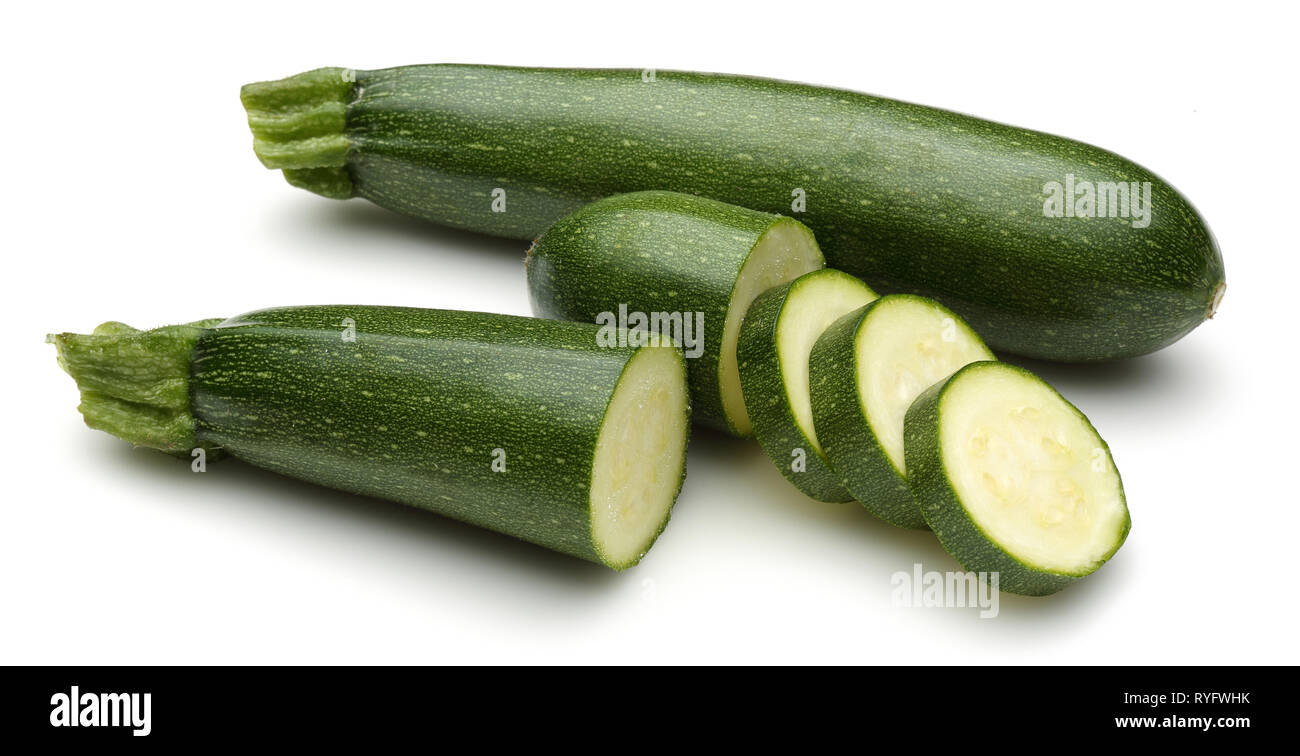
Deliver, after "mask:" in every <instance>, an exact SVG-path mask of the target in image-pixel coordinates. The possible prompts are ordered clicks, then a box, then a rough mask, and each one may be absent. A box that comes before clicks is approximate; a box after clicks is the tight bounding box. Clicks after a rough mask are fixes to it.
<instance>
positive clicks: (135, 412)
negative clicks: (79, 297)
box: [51, 306, 689, 569]
mask: <svg viewBox="0 0 1300 756" xmlns="http://www.w3.org/2000/svg"><path fill="white" fill-rule="evenodd" d="M596 330H597V329H596V326H594V325H590V324H583V323H566V322H560V321H552V320H542V319H537V318H520V317H514V316H508V315H492V314H486V313H475V312H456V311H448V310H417V309H409V308H400V307H360V306H330V307H288V308H281V309H273V310H262V311H259V312H253V313H249V314H247V315H241V316H239V317H236V318H231V319H230V320H226V321H215V320H214V321H202V322H199V323H192V324H189V325H181V326H167V327H164V328H157V329H154V330H151V331H138V330H136V329H133V328H130V327H127V326H124V325H122V324H120V323H106V324H104V325H102V326H100V327H99V328H97V329H96V330H95V332H94V333H93V334H89V335H78V334H71V333H65V334H60V335H57V336H53V337H51V340H52V341H53V342H54V343H55V345H56V346H57V347H58V351H59V362H60V364H62V365H63V367H64V369H66V370H67V371H68V373H69V374H70V375H72V377H73V378H75V379H76V381H77V384H78V386H79V387H80V389H81V398H82V401H81V407H80V409H81V412H82V414H83V415H84V416H85V418H86V423H87V424H88V425H90V426H91V427H94V428H99V429H101V430H105V431H108V432H109V433H112V434H114V435H116V436H118V437H120V438H123V439H125V440H127V441H130V442H132V443H135V444H138V445H142V446H150V447H154V448H157V449H161V450H163V451H166V452H169V453H172V454H176V455H179V456H183V457H190V456H192V455H197V454H199V452H198V451H197V450H199V449H202V450H204V452H203V453H204V454H205V455H206V454H207V453H228V454H230V455H232V456H234V457H237V458H239V459H242V460H244V461H246V462H248V463H250V464H253V465H256V466H258V467H263V468H266V469H268V470H273V471H275V472H278V473H282V474H284V475H289V476H292V477H295V478H301V479H303V480H307V481H310V482H313V483H319V484H321V485H324V486H329V487H331V488H337V489H341V490H343V491H350V492H352V493H358V494H364V495H368V496H375V497H379V498H383V499H389V500H392V501H397V502H402V503H404V504H410V505H413V506H416V507H421V508H424V509H429V510H433V511H435V512H438V513H441V514H444V515H447V516H449V517H454V518H456V519H459V520H463V521H465V522H469V523H472V524H475V525H479V526H481V527H485V528H490V529H492V530H496V531H499V532H502V533H507V534H509V535H513V536H515V537H517V538H521V539H524V540H526V541H532V542H533V543H537V544H540V545H542V546H546V547H548V548H551V549H555V550H556V551H561V552H564V553H566V554H571V555H573V556H577V557H581V558H583V559H589V560H591V561H595V562H599V563H602V564H605V565H608V566H610V567H613V568H615V569H623V568H625V567H630V566H631V565H633V564H635V563H636V562H637V561H638V560H640V558H641V557H642V556H643V555H644V553H645V552H646V550H647V549H649V548H650V545H651V544H652V543H653V542H654V540H655V538H656V537H657V536H658V535H659V532H660V531H661V530H662V529H663V527H664V525H665V524H666V523H667V521H668V515H669V511H670V510H671V508H672V504H673V501H674V500H675V499H676V497H677V492H678V490H679V489H680V487H681V483H682V478H683V476H684V474H685V447H686V439H687V426H688V424H689V423H688V417H687V414H688V399H687V390H686V380H685V367H684V365H683V362H682V357H681V353H680V351H679V350H677V349H672V348H665V347H642V348H636V347H609V346H600V345H598V344H597V340H596Z"/></svg>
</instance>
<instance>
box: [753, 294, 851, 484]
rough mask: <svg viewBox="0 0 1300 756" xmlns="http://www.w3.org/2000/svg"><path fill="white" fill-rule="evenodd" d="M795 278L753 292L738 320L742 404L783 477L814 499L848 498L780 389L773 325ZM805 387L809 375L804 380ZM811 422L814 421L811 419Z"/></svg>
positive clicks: (778, 358)
mask: <svg viewBox="0 0 1300 756" xmlns="http://www.w3.org/2000/svg"><path fill="white" fill-rule="evenodd" d="M799 281H800V279H799V278H796V279H795V280H793V281H791V282H790V283H787V284H784V285H782V286H777V287H773V288H771V289H768V290H767V291H765V292H763V293H762V294H759V295H758V297H757V298H756V299H755V300H754V303H753V304H751V305H750V306H749V312H748V313H746V314H745V320H744V321H743V322H742V323H741V324H740V338H739V339H738V340H737V343H736V357H737V358H738V359H739V361H740V386H741V388H742V389H743V392H744V395H745V409H746V410H748V411H749V419H750V421H751V422H753V423H754V436H755V437H756V438H757V439H758V443H759V445H760V446H762V447H763V451H764V452H766V453H767V456H768V458H769V459H771V460H772V464H774V465H776V467H777V469H778V470H780V471H781V474H782V475H784V476H785V478H786V480H788V481H790V482H791V483H792V484H794V487H795V488H798V489H799V490H800V491H802V492H803V493H804V494H805V495H807V496H810V497H812V498H814V499H817V500H818V501H833V502H839V501H851V500H852V498H853V497H852V496H851V495H850V494H849V492H848V490H847V489H846V488H845V487H844V484H843V483H842V482H841V481H840V477H839V475H838V474H837V473H836V472H835V470H833V469H832V468H831V463H830V460H828V459H827V458H826V455H825V454H824V453H823V452H821V451H819V450H817V449H816V448H815V447H814V446H812V444H811V443H809V441H808V440H807V439H806V438H805V437H804V435H803V431H801V430H799V424H798V423H797V422H796V421H795V418H794V412H793V410H792V409H791V408H790V400H789V399H788V398H787V396H786V392H785V379H784V375H783V374H784V371H783V370H782V369H781V359H780V356H779V355H778V353H777V348H776V326H777V322H778V321H779V319H780V316H781V310H782V308H783V307H785V302H786V299H787V297H788V296H789V294H790V291H791V288H792V287H793V286H794V285H795V284H797V283H798V282H799ZM809 381H810V382H809V388H811V386H812V384H811V377H810V379H809ZM813 425H814V427H816V421H815V420H814V422H813ZM795 449H803V450H804V457H805V460H806V466H805V469H804V471H803V472H795V471H794V470H793V469H792V462H793V461H794V457H793V453H794V450H795Z"/></svg>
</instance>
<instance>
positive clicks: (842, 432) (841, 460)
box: [808, 298, 928, 530]
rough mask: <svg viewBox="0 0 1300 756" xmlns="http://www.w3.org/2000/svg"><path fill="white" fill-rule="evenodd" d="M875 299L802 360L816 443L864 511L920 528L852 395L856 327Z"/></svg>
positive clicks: (908, 493)
mask: <svg viewBox="0 0 1300 756" xmlns="http://www.w3.org/2000/svg"><path fill="white" fill-rule="evenodd" d="M881 301H884V300H883V298H882V299H877V300H875V301H873V302H871V303H869V304H867V305H866V306H864V307H862V308H861V309H858V310H854V311H853V312H850V313H848V314H847V315H845V316H843V317H841V318H840V319H839V320H837V321H835V322H834V323H833V324H831V327H830V328H827V329H826V331H825V332H824V333H822V335H821V338H819V339H817V343H816V344H814V345H813V350H812V354H811V355H810V356H809V358H808V388H809V392H810V397H811V399H812V410H813V427H815V428H816V429H817V440H818V441H819V442H821V445H822V451H823V452H825V453H826V459H827V460H828V461H829V462H830V466H831V469H833V470H834V471H835V472H837V473H838V474H839V477H840V480H841V481H842V482H843V483H844V487H845V488H846V489H847V490H848V492H849V494H850V495H852V496H853V498H854V499H857V500H858V501H860V502H862V506H864V507H866V508H867V511H869V512H871V513H872V514H873V515H875V516H877V517H879V518H880V519H882V520H884V521H885V522H887V523H889V524H891V525H897V526H898V527H900V528H917V529H922V530H923V529H925V528H927V527H928V526H927V525H926V522H925V518H924V517H923V516H921V511H920V509H918V508H917V506H916V502H915V501H913V499H912V489H911V488H909V487H908V485H907V479H906V478H905V477H904V476H903V475H902V474H900V473H899V471H898V470H897V469H896V468H895V467H894V463H893V462H892V461H891V460H890V459H889V455H888V454H886V453H885V450H884V448H883V447H881V446H880V443H879V442H878V441H877V440H876V436H875V434H874V433H872V432H871V426H870V424H869V423H868V422H867V418H866V416H865V415H864V414H863V412H862V402H861V399H860V397H859V395H858V381H857V375H858V357H857V349H856V342H857V335H858V327H859V326H860V325H862V321H863V319H864V318H865V317H866V315H867V313H868V312H870V311H871V308H873V307H875V306H876V304H877V303H879V302H881Z"/></svg>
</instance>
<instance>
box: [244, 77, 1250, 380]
mask: <svg viewBox="0 0 1300 756" xmlns="http://www.w3.org/2000/svg"><path fill="white" fill-rule="evenodd" d="M242 99H243V103H244V106H245V108H246V109H247V111H248V122H249V125H250V127H251V129H252V131H253V134H254V137H255V138H254V142H253V147H254V150H255V151H256V153H257V155H258V157H259V158H260V159H261V160H262V162H263V163H264V164H265V165H266V166H267V167H270V168H278V169H283V170H284V175H285V178H287V179H288V180H289V182H290V183H292V184H294V185H296V186H300V187H303V188H305V189H309V190H311V191H314V192H317V193H319V194H323V195H325V196H327V197H338V198H343V197H353V196H356V197H364V198H366V199H369V200H371V201H373V202H375V203H377V204H379V205H382V206H384V207H387V208H390V209H393V210H396V211H398V212H402V213H406V214H408V215H413V216H417V217H420V218H425V219H427V220H430V221H434V222H437V223H442V224H446V225H450V226H456V227H459V228H466V229H472V230H475V231H482V232H485V233H490V234H496V235H500V236H508V237H514V238H520V239H534V238H536V237H537V235H539V234H540V233H542V232H543V231H544V230H545V229H546V228H547V227H548V226H549V225H550V224H552V223H553V222H555V221H556V220H558V219H559V218H561V217H563V216H564V215H566V214H568V213H570V212H572V211H574V210H576V209H577V208H578V207H579V206H581V205H583V204H585V203H587V202H590V201H592V200H594V199H597V198H599V197H604V196H607V195H610V194H617V193H620V192H629V191H637V190H642V189H664V190H672V191H679V192H685V193H688V194H698V195H701V196H705V197H711V198H713V199H717V200H721V201H724V202H729V203H732V204H736V205H742V206H745V207H750V208H753V209H755V210H763V211H766V212H775V213H792V212H795V213H798V218H799V219H800V220H801V221H803V222H804V223H806V224H807V225H808V226H809V227H810V228H812V230H813V231H814V232H815V233H816V234H817V238H818V241H819V242H820V244H821V248H822V252H823V253H824V254H825V256H826V260H827V262H828V264H829V265H831V266H832V267H835V268H840V269H842V270H845V271H847V272H849V273H852V274H854V275H857V276H860V277H862V278H864V279H865V280H867V281H870V282H871V284H872V286H874V287H876V288H877V289H879V290H880V291H883V292H909V293H916V294H924V295H927V296H932V297H934V298H936V299H938V300H940V301H941V302H943V303H944V304H945V305H947V306H949V307H951V308H952V309H953V310H955V311H956V312H958V313H960V314H961V316H962V317H963V318H965V319H966V320H967V321H969V322H970V323H971V324H972V326H974V327H975V329H976V330H977V331H979V333H980V334H982V335H983V336H984V338H985V339H987V340H988V342H989V344H991V345H992V346H993V347H994V348H996V349H1001V350H1004V351H1008V352H1012V353H1016V354H1021V355H1025V356H1029V357H1038V358H1044V359H1054V360H1067V361H1078V360H1101V359H1110V358H1117V357H1128V356H1133V355H1138V354H1143V353H1146V352H1151V351H1154V350H1156V349H1160V348H1162V347H1164V346H1167V345H1169V344H1171V343H1173V342H1174V341H1177V340H1178V339H1179V338H1181V337H1182V336H1183V335H1185V334H1186V333H1188V332H1189V331H1191V330H1192V329H1193V328H1195V327H1196V326H1197V325H1199V324H1200V323H1201V322H1202V321H1204V320H1205V319H1206V318H1207V317H1209V316H1210V315H1212V314H1213V312H1214V309H1215V307H1216V305H1217V303H1218V300H1219V297H1221V296H1222V293H1223V288H1224V271H1223V260H1222V258H1221V257H1220V254H1219V248H1218V246H1217V244H1216V243H1215V240H1214V237H1213V235H1212V234H1211V233H1210V230H1209V228H1208V227H1207V226H1206V224H1205V221H1204V220H1203V219H1202V218H1201V216H1200V215H1199V214H1198V213H1197V211H1196V210H1195V208H1193V207H1192V205H1191V204H1190V203H1189V202H1188V201H1187V200H1186V199H1185V198H1184V197H1183V196H1182V195H1180V194H1179V193H1178V192H1177V191H1176V190H1175V189H1174V188H1173V187H1172V186H1170V185H1169V184H1167V183H1166V182H1164V181H1163V180H1161V179H1160V178H1159V177H1158V176H1156V175H1155V174H1153V173H1151V172H1150V171H1148V170H1147V169H1145V168H1143V167H1141V166H1139V165H1137V164H1135V163H1133V162H1131V161H1129V160H1126V159H1124V158H1122V157H1120V156H1118V155H1115V154H1114V153H1111V152H1107V151H1106V150H1102V149H1099V148H1096V147H1092V146H1089V145H1086V144H1082V143H1080V142H1076V141H1073V140H1070V139H1065V138H1062V137H1056V136H1050V135H1047V134H1042V133H1038V132H1034V131H1028V130H1025V129H1020V128H1016V127H1012V126H1006V125H1002V124H998V123H992V122H989V121H985V120H981V119H978V118H972V117H970V116H966V115H961V114H958V113H952V112H948V111H943V110H937V109H935V108H929V107H923V106H920V105H912V104H909V103H904V102H897V101H894V100H888V99H884V98H880V97H873V96H870V95H865V94H858V93H855V92H846V91H843V90H838V89H829V88H824V87H815V86H808V85H803V84H794V83H789V82H782V81H772V80H766V79H755V78H747V77H742V76H728V75H719V74H700V73H684V72H671V71H637V70H565V69H538V68H507V67H498V66H480V65H424V66H408V67H403V68H390V69H384V70H378V71H353V70H350V69H339V68H325V69H319V70H316V71H311V72H308V73H304V74H300V75H297V76H293V77H290V78H287V79H284V80H281V81H273V82H262V83H257V84H249V85H247V86H245V87H244V88H243V92H242ZM1147 184H1149V187H1150V193H1149V196H1148V195H1146V194H1144V192H1143V187H1144V185H1147ZM1134 186H1136V187H1137V191H1134V192H1133V196H1132V197H1130V196H1128V194H1129V192H1130V188H1131V187H1134ZM1085 187H1086V188H1087V191H1084V189H1085ZM1121 190H1123V191H1124V192H1125V194H1124V196H1122V197H1121V195H1120V192H1121ZM1102 197H1104V198H1105V199H1106V203H1105V207H1104V208H1102V209H1103V210H1105V212H1100V213H1098V208H1099V207H1100V205H1099V204H1098V202H1099V201H1100V199H1101V198H1102ZM1139 199H1141V200H1142V201H1141V202H1138V200H1139ZM1139 208H1142V209H1141V210H1140V211H1139ZM1111 210H1113V211H1114V216H1115V217H1111V215H1112V213H1111V212H1110V211H1111ZM1146 210H1149V211H1150V212H1149V213H1148V212H1146ZM1076 211H1077V212H1076ZM1139 214H1140V215H1142V216H1143V217H1142V218H1137V217H1122V216H1123V215H1129V216H1134V215H1139ZM1058 215H1059V216H1061V217H1056V216H1058ZM1089 215H1091V216H1093V217H1087V216H1089ZM1049 216H1051V217H1049ZM1070 216H1075V217H1070Z"/></svg>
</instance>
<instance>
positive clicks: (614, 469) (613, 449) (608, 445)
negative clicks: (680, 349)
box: [591, 347, 689, 567]
mask: <svg viewBox="0 0 1300 756" xmlns="http://www.w3.org/2000/svg"><path fill="white" fill-rule="evenodd" d="M687 403H688V398H687V392H686V383H685V374H684V368H683V365H682V362H681V359H680V358H679V357H678V356H677V354H676V350H674V349H671V348H666V347H665V348H656V347H648V348H645V349H641V350H640V351H638V352H637V353H636V354H635V355H634V356H633V357H632V359H631V360H629V361H628V364H627V366H626V367H625V368H624V369H623V374H622V376H621V377H620V378H619V381H618V385H617V387H616V388H615V389H614V395H613V397H611V399H610V401H609V406H608V408H607V410H606V412H605V419H604V422H603V424H602V425H601V429H600V436H599V437H598V438H597V440H596V453H595V456H594V458H593V460H592V471H591V530H592V538H593V540H594V541H595V545H596V549H597V550H598V551H599V552H600V553H601V555H602V556H604V557H605V559H606V560H608V562H609V563H610V564H611V565H614V566H616V567H621V566H623V565H628V564H631V563H634V562H635V561H636V560H637V559H639V558H640V557H641V556H642V555H643V554H644V553H645V552H646V550H648V549H649V548H650V544H651V543H652V542H653V541H654V538H655V536H656V535H658V533H659V529H660V528H661V527H662V526H663V524H664V521H665V520H666V519H667V517H668V512H669V510H671V508H672V505H673V500H674V499H675V498H676V495H677V490H678V487H679V486H680V485H681V471H682V465H683V462H684V457H685V454H686V437H687V428H688V425H689V420H688V413H687V411H686V407H687Z"/></svg>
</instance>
